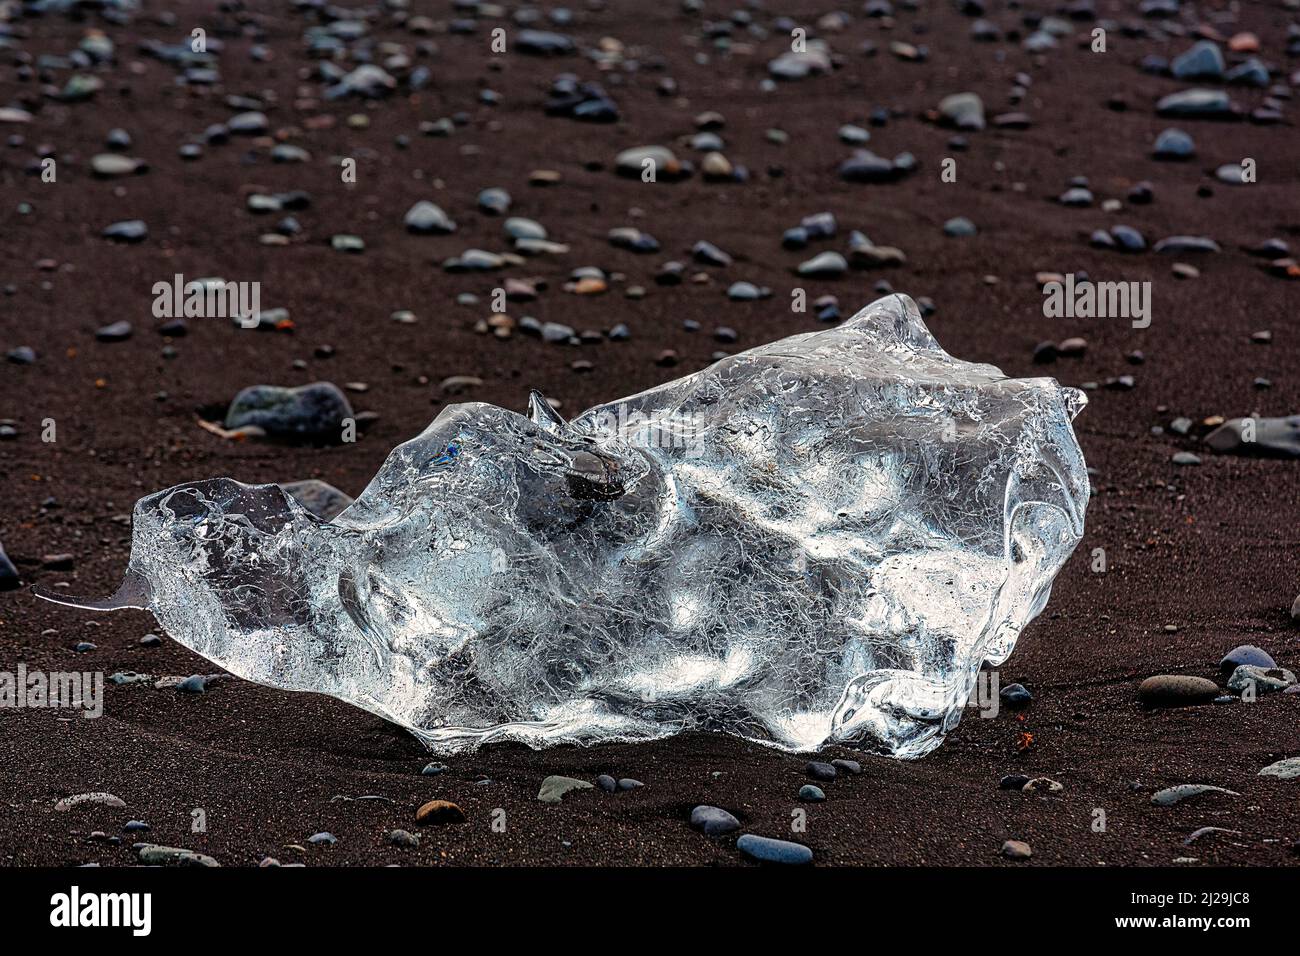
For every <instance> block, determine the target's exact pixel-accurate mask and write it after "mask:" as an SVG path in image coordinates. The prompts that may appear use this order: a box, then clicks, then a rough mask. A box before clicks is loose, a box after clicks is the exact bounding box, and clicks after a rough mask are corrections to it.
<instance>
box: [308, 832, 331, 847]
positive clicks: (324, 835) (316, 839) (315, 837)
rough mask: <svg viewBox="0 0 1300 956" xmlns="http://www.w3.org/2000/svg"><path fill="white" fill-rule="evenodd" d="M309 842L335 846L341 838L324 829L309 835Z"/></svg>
mask: <svg viewBox="0 0 1300 956" xmlns="http://www.w3.org/2000/svg"><path fill="white" fill-rule="evenodd" d="M307 842H308V843H311V844H315V845H324V846H333V845H334V844H336V843H338V842H339V838H338V837H336V836H335V835H334V834H332V833H328V832H326V831H323V830H322V831H321V832H320V833H313V834H312V835H311V836H309V837H308V838H307Z"/></svg>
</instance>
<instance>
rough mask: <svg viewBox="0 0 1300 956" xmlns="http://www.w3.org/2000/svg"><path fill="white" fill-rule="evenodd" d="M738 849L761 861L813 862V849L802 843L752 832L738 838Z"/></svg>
mask: <svg viewBox="0 0 1300 956" xmlns="http://www.w3.org/2000/svg"><path fill="white" fill-rule="evenodd" d="M736 849H737V850H739V851H740V852H741V853H744V854H745V855H746V856H749V857H752V858H753V859H755V860H758V861H759V862H761V863H782V864H787V865H792V866H800V865H803V864H806V863H811V862H812V858H813V852H812V850H810V849H809V848H808V847H806V846H804V845H803V844H801V843H791V842H790V841H788V840H774V839H772V838H771V837H761V836H755V835H754V834H752V833H746V834H744V835H743V836H742V837H741V838H740V839H739V840H737V841H736Z"/></svg>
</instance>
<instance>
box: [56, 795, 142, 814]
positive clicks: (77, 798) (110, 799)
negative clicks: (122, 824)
mask: <svg viewBox="0 0 1300 956" xmlns="http://www.w3.org/2000/svg"><path fill="white" fill-rule="evenodd" d="M83 804H88V805H91V806H98V807H113V808H115V809H118V810H120V809H123V808H124V807H125V806H126V801H125V800H123V799H122V798H121V797H119V796H116V795H115V794H111V793H107V792H105V791H103V790H97V791H95V792H93V793H77V794H73V795H72V796H70V797H64V798H63V799H62V800H60V801H59V802H58V803H56V804H55V805H54V809H55V810H58V811H59V812H61V813H65V812H67V811H68V810H71V809H72V808H73V807H79V806H81V805H83Z"/></svg>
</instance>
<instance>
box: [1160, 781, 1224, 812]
mask: <svg viewBox="0 0 1300 956" xmlns="http://www.w3.org/2000/svg"><path fill="white" fill-rule="evenodd" d="M1206 793H1222V794H1226V795H1228V796H1230V797H1239V796H1241V794H1239V793H1237V792H1236V791H1235V790H1225V789H1224V788H1223V787H1214V786H1211V785H1210V784H1207V783H1180V784H1178V786H1176V787H1166V788H1165V789H1163V790H1160V791H1157V792H1156V794H1155V795H1154V796H1153V797H1152V798H1151V802H1152V803H1154V804H1155V805H1156V806H1158V807H1172V806H1173V805H1174V804H1175V803H1181V802H1182V801H1184V800H1189V799H1191V798H1192V797H1199V796H1201V795H1203V794H1206Z"/></svg>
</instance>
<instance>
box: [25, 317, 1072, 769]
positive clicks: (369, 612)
mask: <svg viewBox="0 0 1300 956" xmlns="http://www.w3.org/2000/svg"><path fill="white" fill-rule="evenodd" d="M1084 403H1085V399H1084V397H1083V395H1082V394H1081V393H1080V392H1078V391H1076V390H1074V389H1069V388H1063V387H1061V386H1060V385H1058V384H1057V383H1056V382H1055V381H1054V380H1052V379H1048V378H1034V379H1011V378H1007V377H1006V376H1005V375H1003V374H1002V373H1001V372H1000V371H999V370H998V369H996V368H994V367H993V366H991V365H978V364H972V363H969V362H963V361H960V360H958V359H954V358H953V357H952V356H950V355H948V354H947V353H946V352H944V351H943V349H941V348H940V347H939V345H938V343H937V342H936V341H935V340H934V338H933V337H932V336H931V335H930V333H929V331H928V330H927V329H926V327H925V325H924V323H923V322H922V321H921V317H920V314H919V312H918V311H917V308H916V305H915V303H913V302H912V300H911V299H909V298H907V297H905V296H901V295H895V296H889V297H887V298H883V299H880V300H879V301H877V302H874V303H872V304H871V305H869V306H867V307H866V308H865V309H863V310H862V311H861V312H859V313H858V314H857V315H856V316H854V317H853V318H852V319H850V320H849V321H847V322H845V323H844V324H843V325H841V326H838V327H836V328H831V329H827V330H825V331H818V332H811V333H806V334H802V335H795V336H791V337H790V338H787V339H783V340H781V341H779V342H774V343H772V344H769V345H764V346H761V347H759V348H755V349H751V350H750V351H747V352H743V353H740V354H738V355H734V356H731V357H729V358H725V359H723V360H721V361H719V362H717V363H715V364H714V365H712V366H710V367H708V368H706V369H704V370H703V371H701V372H697V373H695V374H693V375H688V376H686V377H685V378H682V379H679V380H677V381H674V382H669V383H667V384H665V385H661V386H659V387H657V388H652V389H650V390H648V391H645V392H642V393H640V394H638V395H633V396H632V397H630V398H625V399H622V400H620V401H616V402H611V403H610V404H607V405H600V406H597V407H596V408H592V409H589V410H588V411H586V412H583V413H582V414H581V415H579V416H577V417H576V418H575V419H573V420H572V421H568V422H566V421H564V420H563V419H562V418H561V417H560V416H559V415H558V414H556V413H555V412H554V411H553V410H552V409H551V407H550V406H549V405H548V404H547V403H546V401H545V400H544V399H543V398H542V397H541V396H539V395H537V394H536V393H534V394H533V396H532V399H531V401H530V409H529V414H528V415H526V416H525V415H520V414H517V413H515V412H511V411H507V410H505V409H502V408H497V407H495V406H492V405H486V404H481V403H475V402H470V403H465V404H458V405H450V406H447V407H446V408H444V409H443V410H442V412H441V413H440V414H439V415H438V417H437V418H436V419H435V420H434V422H433V423H432V424H431V425H430V426H429V427H428V428H427V429H426V430H425V431H424V432H423V433H422V434H421V435H419V436H418V437H416V438H413V439H412V440H410V441H408V442H405V443H404V444H402V445H399V446H398V447H397V448H396V449H395V450H394V451H393V452H392V453H391V455H390V456H389V458H388V460H387V461H386V462H385V463H384V466H383V468H382V469H380V471H379V473H378V474H377V475H376V476H375V478H374V479H373V480H372V481H371V482H370V485H369V486H368V487H367V488H366V490H365V491H364V492H363V493H362V494H361V496H360V497H359V498H358V499H357V500H356V502H355V503H353V504H352V505H351V506H350V507H348V508H347V509H346V510H345V511H344V512H343V513H342V514H340V515H338V516H337V517H336V518H334V519H333V520H332V521H329V522H323V521H320V520H318V519H316V518H314V517H313V516H312V515H310V514H309V513H308V512H306V511H305V510H304V509H303V508H302V506H301V505H299V504H298V503H297V502H296V501H295V500H293V499H292V498H291V497H290V496H289V495H287V494H286V493H284V492H283V491H282V490H281V489H280V488H279V487H278V486H276V485H245V484H241V483H240V482H237V481H233V480H231V479H228V478H218V479H214V480H211V481H200V482H194V483H192V484H185V485H179V486H177V487H174V488H169V489H167V490H166V491H160V492H158V493H156V494H153V495H149V496H148V497H146V498H143V499H141V500H140V502H139V503H138V504H137V505H136V508H135V517H134V532H133V544H132V549H131V559H130V567H129V570H128V573H127V578H126V581H125V583H124V584H123V586H122V589H121V590H120V591H119V592H118V594H117V595H115V596H114V597H113V598H109V599H107V600H102V601H78V600H76V599H68V598H66V597H62V596H58V595H48V594H47V595H43V596H46V597H49V598H51V599H52V600H57V601H63V602H64V603H72V604H74V605H77V606H82V607H92V608H99V609H112V608H118V607H137V608H148V609H149V610H150V611H152V612H153V614H154V615H155V617H157V619H158V621H159V623H160V624H161V625H162V626H163V627H164V628H166V630H167V631H168V632H169V633H170V634H171V635H172V636H173V637H175V638H176V639H177V640H179V641H180V642H181V643H183V644H185V645H186V646H187V647H190V648H192V649H193V650H195V651H197V652H198V653H199V654H202V655H203V656H204V657H206V658H208V659H210V660H211V661H213V662H215V663H217V664H219V665H221V666H222V667H224V668H226V669H227V670H229V671H230V672H232V673H234V674H236V675H238V676H240V677H243V678H246V679H248V680H253V681H258V682H260V683H264V684H269V685H271V686H273V687H278V688H284V689H288V690H305V691H318V692H321V693H326V694H332V695H334V696H336V697H339V698H341V699H343V700H345V701H349V702H351V703H353V704H355V705H357V706H359V707H364V708H366V709H367V710H370V711H372V712H374V713H376V714H380V715H382V716H383V717H385V718H387V719H389V720H392V721H394V722H396V723H398V724H401V725H402V726H404V727H407V728H410V730H411V731H412V732H414V733H415V734H416V735H417V736H419V737H420V738H421V739H422V740H424V741H425V742H426V743H427V744H428V746H429V747H430V748H431V749H433V750H435V751H438V752H441V753H451V752H455V751H459V750H464V749H472V748H474V747H477V746H479V745H480V744H483V743H486V742H489V741H499V740H514V741H522V742H524V743H526V744H528V745H530V746H534V747H538V746H544V745H548V744H555V743H561V742H576V743H597V742H602V741H630V740H644V739H649V738H655V737H663V736H666V735H669V734H673V733H677V732H679V731H683V730H687V729H700V730H716V731H724V732H727V733H731V734H735V735H738V736H740V737H744V738H746V739H749V740H753V741H757V742H759V743H763V744H768V745H771V746H775V747H779V748H781V749H785V750H798V751H804V750H815V749H817V748H819V747H821V746H823V745H826V744H830V743H836V744H847V745H857V746H861V747H864V748H866V749H870V750H875V751H878V752H883V753H887V754H893V755H895V756H899V757H917V756H920V755H923V754H925V753H927V752H929V751H930V750H932V749H933V748H935V747H936V746H938V745H939V743H940V742H941V741H942V739H943V735H944V734H945V733H946V732H948V731H950V730H951V729H952V728H953V727H954V726H956V724H957V721H958V719H959V717H960V715H961V710H962V708H963V706H964V705H965V704H966V701H967V698H968V697H969V695H970V692H971V689H972V687H973V685H974V682H975V678H976V673H977V671H978V670H979V668H980V666H981V665H982V664H983V663H984V662H986V661H987V662H990V663H993V664H997V663H1000V662H1001V661H1003V660H1004V659H1005V658H1006V657H1007V655H1008V654H1010V653H1011V650H1012V647H1013V646H1014V644H1015V641H1016V637H1017V636H1018V635H1019V633H1020V631H1021V629H1022V628H1023V627H1024V626H1025V624H1026V623H1028V622H1029V621H1030V620H1031V619H1032V618H1033V617H1034V616H1035V615H1037V614H1038V613H1039V612H1040V611H1041V610H1042V609H1043V607H1044V605H1045V604H1046V602H1047V598H1048V594H1049V591H1050V588H1051V583H1052V578H1053V577H1054V576H1055V574H1056V573H1057V571H1058V570H1059V569H1060V568H1061V566H1062V564H1063V563H1064V562H1065V560H1066V559H1067V558H1068V557H1069V555H1070V552H1071V551H1072V550H1073V548H1074V547H1075V545H1076V544H1077V543H1078V541H1079V539H1080V536H1081V535H1082V532H1083V514H1084V508H1085V505H1086V503H1087V500H1088V477H1087V471H1086V469H1085V467H1084V462H1083V458H1082V455H1081V453H1080V450H1079V446H1078V444H1077V442H1076V440H1075V437H1074V433H1073V431H1072V428H1071V424H1070V423H1071V420H1072V419H1073V417H1074V416H1075V415H1076V414H1077V413H1078V412H1079V410H1080V409H1081V408H1082V407H1083V405H1084Z"/></svg>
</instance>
